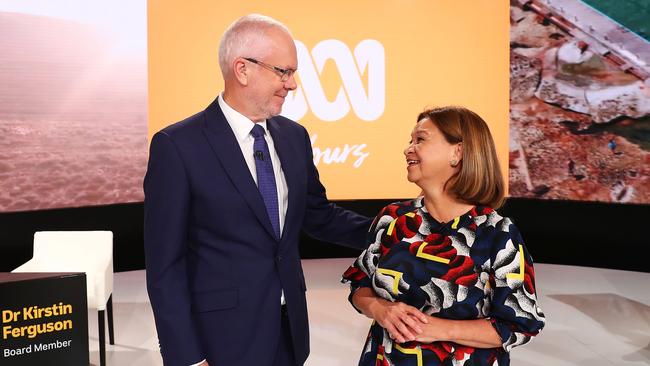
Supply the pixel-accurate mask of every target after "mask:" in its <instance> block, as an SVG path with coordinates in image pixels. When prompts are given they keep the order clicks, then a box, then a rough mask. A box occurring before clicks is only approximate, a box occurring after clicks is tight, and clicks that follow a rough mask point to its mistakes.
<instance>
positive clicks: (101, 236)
mask: <svg viewBox="0 0 650 366" xmlns="http://www.w3.org/2000/svg"><path fill="white" fill-rule="evenodd" d="M34 259H37V260H38V261H39V262H40V263H41V265H43V264H45V263H51V265H52V267H53V268H52V270H59V269H58V268H67V270H68V271H84V272H86V271H88V270H93V269H96V268H97V267H98V266H106V265H108V264H109V263H112V261H113V233H112V232H111V231H37V232H36V233H34ZM54 267H56V268H54ZM112 267H113V266H112V265H111V268H112Z"/></svg>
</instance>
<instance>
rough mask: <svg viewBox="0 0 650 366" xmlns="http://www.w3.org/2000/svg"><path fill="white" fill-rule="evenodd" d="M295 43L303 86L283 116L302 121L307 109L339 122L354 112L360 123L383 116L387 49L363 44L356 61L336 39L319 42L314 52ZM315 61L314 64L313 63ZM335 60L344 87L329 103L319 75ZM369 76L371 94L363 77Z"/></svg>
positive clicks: (290, 97)
mask: <svg viewBox="0 0 650 366" xmlns="http://www.w3.org/2000/svg"><path fill="white" fill-rule="evenodd" d="M295 42H296V49H297V52H298V65H299V71H298V75H299V76H300V85H299V86H298V88H297V89H296V90H294V91H292V92H290V93H289V95H287V98H286V99H285V102H284V105H283V106H282V115H283V116H285V117H287V118H290V119H293V120H299V119H301V118H302V117H304V116H305V114H306V113H307V110H308V109H311V111H312V112H313V113H314V115H316V117H318V118H319V119H321V120H323V121H327V122H333V121H338V120H340V119H342V118H343V117H345V116H346V115H347V114H348V113H349V112H350V107H351V108H352V109H353V110H354V113H355V114H356V116H357V117H359V119H361V120H363V121H374V120H376V119H378V118H379V117H381V115H382V114H383V113H384V105H385V101H386V65H385V59H384V46H382V44H381V43H379V42H378V41H376V40H374V39H366V40H363V41H361V42H360V43H359V44H358V45H357V47H356V48H355V49H354V58H353V57H352V53H351V52H350V49H349V48H348V46H346V45H345V43H343V42H341V41H339V40H336V39H327V40H324V41H321V42H319V43H318V44H317V45H316V46H314V48H313V49H312V51H311V56H310V54H309V50H307V47H306V46H305V45H304V44H303V43H302V42H300V41H295ZM312 58H313V61H312ZM330 59H331V60H333V61H334V63H335V64H336V67H337V69H338V71H339V75H340V76H341V80H342V82H343V86H341V87H340V88H339V90H338V93H337V94H336V98H335V99H334V101H329V100H327V97H326V96H325V92H324V91H323V86H322V84H321V82H320V78H319V75H320V74H321V73H322V72H323V67H324V66H325V63H326V62H327V61H328V60H330ZM365 72H367V74H368V92H367V93H366V90H365V89H364V86H363V80H362V75H363V74H364V73H365Z"/></svg>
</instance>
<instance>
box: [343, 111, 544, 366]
mask: <svg viewBox="0 0 650 366" xmlns="http://www.w3.org/2000/svg"><path fill="white" fill-rule="evenodd" d="M417 120H418V122H417V124H416V126H415V128H414V129H413V132H412V133H411V142H410V143H409V145H408V147H407V148H406V150H405V151H404V155H405V156H406V164H407V171H408V175H407V176H408V180H409V181H410V182H413V183H415V184H417V185H418V187H420V188H421V189H422V193H421V196H420V197H418V198H416V199H413V200H410V201H406V202H399V203H393V204H390V205H388V206H386V207H385V208H384V209H383V210H382V211H381V212H380V213H379V214H378V215H377V217H376V218H375V221H374V222H373V225H372V227H371V229H370V245H369V247H368V249H366V250H365V251H364V252H363V253H362V254H361V255H360V256H359V258H357V260H356V261H355V262H354V264H353V265H352V266H351V267H350V268H349V269H348V270H347V271H346V272H345V273H344V274H343V281H344V282H349V283H350V284H351V294H350V298H349V299H350V301H351V303H352V305H353V306H354V307H355V308H356V309H357V310H358V311H359V312H361V313H363V314H364V315H366V316H368V317H370V318H372V319H374V320H375V322H373V324H372V326H371V328H370V332H369V335H368V339H367V341H366V344H365V347H364V350H363V353H362V355H361V360H360V361H359V365H363V366H368V365H417V366H422V365H426V366H429V365H496V364H498V365H508V364H509V359H510V357H509V351H510V350H511V349H512V347H515V346H518V345H522V344H524V343H527V342H528V341H530V339H531V338H532V337H533V336H535V335H537V333H538V332H539V331H540V330H541V329H542V327H543V326H544V314H543V313H542V311H541V309H540V308H539V307H538V306H537V299H536V295H535V281H534V271H533V264H532V259H531V257H530V255H529V253H528V251H527V250H526V247H525V246H524V244H523V240H522V238H521V235H520V234H519V231H518V230H517V228H516V227H515V226H514V224H513V223H512V221H510V219H508V218H506V217H502V216H500V215H499V214H498V213H497V212H496V211H495V209H496V208H498V207H500V206H501V204H502V203H503V201H504V185H503V179H502V177H501V169H500V168H499V162H498V160H497V156H496V151H495V148H494V142H493V140H492V136H491V135H490V131H489V129H488V127H487V125H486V124H485V122H484V121H483V120H482V119H481V117H479V116H478V115H477V114H475V113H474V112H472V111H469V110H467V109H465V108H461V107H445V108H435V109H430V110H427V111H425V112H423V113H421V114H420V115H419V116H418V119H417Z"/></svg>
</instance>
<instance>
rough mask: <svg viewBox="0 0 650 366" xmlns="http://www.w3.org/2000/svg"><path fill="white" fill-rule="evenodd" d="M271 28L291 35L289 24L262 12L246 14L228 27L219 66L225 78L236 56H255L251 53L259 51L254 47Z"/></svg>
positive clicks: (224, 34)
mask: <svg viewBox="0 0 650 366" xmlns="http://www.w3.org/2000/svg"><path fill="white" fill-rule="evenodd" d="M271 28H278V29H281V30H283V31H285V32H287V34H289V35H291V32H290V31H289V28H287V26H285V25H284V24H282V23H280V22H279V21H277V20H275V19H273V18H271V17H269V16H266V15H262V14H248V15H244V16H243V17H241V18H239V19H237V20H235V21H234V22H233V23H232V24H231V25H230V26H229V27H228V28H227V29H226V31H225V32H224V33H223V36H221V43H220V44H219V67H220V68H221V73H222V74H223V76H224V78H225V77H226V76H227V75H228V74H229V73H230V72H231V70H230V67H231V65H232V62H233V61H234V60H235V58H237V57H255V55H252V54H250V53H252V52H259V51H258V50H255V48H254V47H255V46H256V45H259V44H260V43H261V42H262V41H263V40H264V39H265V37H266V34H265V33H266V31H267V30H269V29H271ZM257 57H259V56H257Z"/></svg>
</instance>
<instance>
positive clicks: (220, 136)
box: [204, 99, 275, 237]
mask: <svg viewBox="0 0 650 366" xmlns="http://www.w3.org/2000/svg"><path fill="white" fill-rule="evenodd" d="M205 116H206V118H205V126H204V133H205V136H206V138H207V139H208V142H209V144H210V146H211V147H212V150H213V151H214V153H215V154H216V156H217V158H218V159H219V161H220V162H221V165H222V166H223V167H224V170H225V171H226V173H227V174H228V176H229V177H230V180H231V181H232V183H233V185H234V186H235V188H236V189H237V190H238V191H239V193H240V194H241V195H242V196H243V197H244V200H245V201H246V203H247V204H248V206H249V207H250V208H251V210H252V211H253V212H254V213H255V216H257V219H258V220H259V222H260V223H261V224H262V226H264V228H265V229H266V230H267V231H268V232H269V234H270V235H271V236H272V237H275V234H274V231H273V227H272V226H271V221H270V220H269V216H268V214H267V213H266V207H265V206H264V200H263V199H262V195H261V194H260V191H259V190H258V189H257V185H255V181H254V180H253V177H252V176H251V173H250V170H248V166H247V165H246V161H245V160H244V156H243V154H242V152H241V148H240V147H239V143H238V142H237V139H236V138H235V134H234V133H233V131H232V129H231V128H230V126H229V125H228V121H226V117H225V116H224V115H223V112H222V111H221V108H220V107H219V103H218V102H217V100H216V99H215V101H214V102H212V104H210V106H208V108H207V109H206V110H205ZM215 189H218V187H215Z"/></svg>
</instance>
